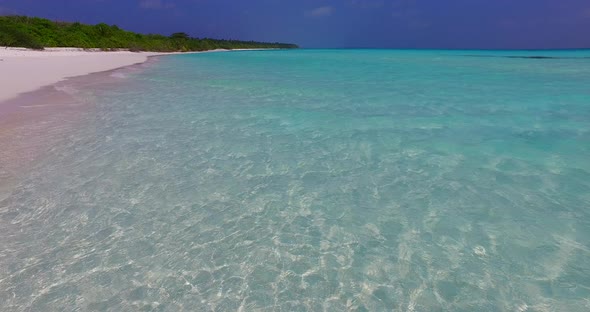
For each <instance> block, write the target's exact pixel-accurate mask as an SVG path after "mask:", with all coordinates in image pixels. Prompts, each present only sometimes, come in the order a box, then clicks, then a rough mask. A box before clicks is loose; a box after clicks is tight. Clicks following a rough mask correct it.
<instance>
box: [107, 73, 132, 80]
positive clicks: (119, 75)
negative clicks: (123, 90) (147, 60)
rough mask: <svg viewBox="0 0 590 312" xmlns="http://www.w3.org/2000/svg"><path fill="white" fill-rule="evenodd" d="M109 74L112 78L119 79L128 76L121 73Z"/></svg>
mask: <svg viewBox="0 0 590 312" xmlns="http://www.w3.org/2000/svg"><path fill="white" fill-rule="evenodd" d="M110 76H111V77H113V78H119V79H127V78H128V76H127V75H125V74H123V73H112V74H111V75H110Z"/></svg>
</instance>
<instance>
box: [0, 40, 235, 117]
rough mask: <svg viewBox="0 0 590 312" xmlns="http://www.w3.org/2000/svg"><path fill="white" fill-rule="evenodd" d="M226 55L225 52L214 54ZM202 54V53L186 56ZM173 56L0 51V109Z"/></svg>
mask: <svg viewBox="0 0 590 312" xmlns="http://www.w3.org/2000/svg"><path fill="white" fill-rule="evenodd" d="M215 51H227V50H214V51H206V52H215ZM189 53H203V52H189ZM170 54H177V53H158V52H129V51H114V52H104V51H88V50H82V49H77V48H49V49H45V50H43V51H35V50H29V49H23V48H6V47H0V86H2V87H1V88H0V105H1V104H2V102H5V101H7V100H10V99H13V98H16V97H18V96H19V95H20V94H23V93H27V92H31V91H35V90H38V89H40V88H42V87H44V86H49V85H52V84H55V83H57V82H60V81H62V80H64V79H66V78H71V77H76V76H83V75H88V74H91V73H96V72H102V71H108V70H113V69H117V68H121V67H126V66H130V65H134V64H139V63H143V62H145V61H147V60H148V58H149V57H152V56H161V55H170Z"/></svg>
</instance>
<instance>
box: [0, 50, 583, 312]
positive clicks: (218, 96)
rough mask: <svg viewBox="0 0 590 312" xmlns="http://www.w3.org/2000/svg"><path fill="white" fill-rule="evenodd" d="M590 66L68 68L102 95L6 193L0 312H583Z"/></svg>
mask: <svg viewBox="0 0 590 312" xmlns="http://www.w3.org/2000/svg"><path fill="white" fill-rule="evenodd" d="M526 56H546V57H552V58H526ZM588 57H590V51H569V52H559V51H545V52H530V51H529V52H520V51H516V52H485V51H388V50H297V51H257V52H250V51H248V52H228V53H208V54H196V55H178V56H169V57H163V58H160V59H159V60H157V61H155V62H153V63H152V64H150V65H149V66H144V68H143V69H137V68H136V69H134V70H130V69H126V70H119V71H117V72H114V73H112V74H110V75H111V77H109V79H110V80H111V85H110V86H109V87H108V88H105V87H103V88H99V87H95V88H93V87H87V88H80V89H75V81H76V80H75V79H74V80H71V81H70V82H68V83H66V84H65V85H66V86H63V87H62V89H63V90H65V91H68V92H69V93H71V94H72V95H73V96H74V97H75V98H77V99H79V100H80V101H82V100H83V101H84V102H85V103H92V104H86V105H89V106H91V107H92V108H91V109H88V110H86V111H85V112H82V113H79V114H78V115H77V116H78V117H77V118H80V119H81V120H78V121H77V122H75V123H72V124H71V126H68V127H60V128H59V131H57V130H56V129H55V128H54V127H56V126H55V123H48V125H47V127H48V129H47V131H45V132H44V133H45V135H44V137H43V140H44V141H45V140H46V139H51V140H53V141H51V142H53V143H52V144H51V147H50V148H49V149H48V150H47V152H46V154H45V155H44V157H42V159H41V160H40V161H38V162H36V163H35V164H34V165H31V166H30V168H28V169H26V170H25V169H23V171H21V173H19V174H20V176H19V179H18V182H15V184H14V185H12V186H10V187H9V188H8V191H7V192H6V193H5V195H4V196H2V197H0V310H2V311H74V310H76V311H87V310H88V311H94V310H96V311H132V310H142V311H238V310H239V311H392V310H393V311H589V310H590V58H588ZM36 126H37V127H42V126H43V125H36ZM54 130H55V131H54ZM53 133H55V134H53ZM0 135H1V134H0ZM22 140H24V141H20V142H21V143H20V144H25V143H22V142H31V143H30V144H35V140H36V138H35V137H32V135H31V137H30V138H27V136H26V132H25V133H24V134H23V138H22ZM27 140H28V141H27ZM37 140H40V139H37ZM26 144H29V143H26ZM1 148H2V149H4V150H9V149H10V148H11V147H10V146H2V147H1Z"/></svg>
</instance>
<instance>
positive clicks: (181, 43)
mask: <svg viewBox="0 0 590 312" xmlns="http://www.w3.org/2000/svg"><path fill="white" fill-rule="evenodd" d="M0 46H9V47H23V48H31V49H43V48H48V47H77V48H84V49H91V48H98V49H103V50H114V49H129V50H131V51H157V52H172V51H207V50H214V49H258V48H279V49H293V48H297V45H295V44H287V43H278V42H274V43H268V42H256V41H239V40H220V39H210V38H192V37H190V36H189V35H187V34H186V33H181V32H180V33H174V34H172V35H171V36H163V35H157V34H148V35H144V34H139V33H134V32H130V31H125V30H123V29H121V28H119V27H117V26H116V25H107V24H104V23H101V24H97V25H86V24H81V23H69V22H54V21H50V20H48V19H44V18H38V17H27V16H0Z"/></svg>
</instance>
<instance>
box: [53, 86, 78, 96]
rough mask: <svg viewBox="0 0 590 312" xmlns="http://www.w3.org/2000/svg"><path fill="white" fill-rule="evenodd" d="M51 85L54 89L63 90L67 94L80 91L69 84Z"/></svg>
mask: <svg viewBox="0 0 590 312" xmlns="http://www.w3.org/2000/svg"><path fill="white" fill-rule="evenodd" d="M53 87H54V88H55V90H57V91H59V92H65V93H67V94H69V95H74V94H78V93H79V92H80V90H78V89H76V88H74V87H72V86H71V85H56V86H53Z"/></svg>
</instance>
